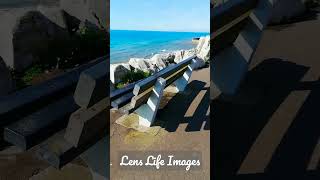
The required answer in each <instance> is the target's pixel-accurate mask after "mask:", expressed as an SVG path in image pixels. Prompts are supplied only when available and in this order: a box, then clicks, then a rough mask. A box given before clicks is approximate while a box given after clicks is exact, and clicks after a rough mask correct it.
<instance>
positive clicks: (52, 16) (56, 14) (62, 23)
mask: <svg viewBox="0 0 320 180" xmlns="http://www.w3.org/2000/svg"><path fill="white" fill-rule="evenodd" d="M37 10H38V11H39V12H40V13H41V14H42V15H43V16H45V17H46V18H48V20H50V21H51V22H52V23H55V24H56V25H57V26H59V27H61V28H64V29H67V24H66V19H65V14H64V13H65V12H64V11H63V10H61V9H60V8H58V7H52V6H45V5H39V6H38V7H37Z"/></svg>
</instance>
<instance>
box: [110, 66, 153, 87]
mask: <svg viewBox="0 0 320 180" xmlns="http://www.w3.org/2000/svg"><path fill="white" fill-rule="evenodd" d="M149 76H151V73H149V72H144V71H141V70H136V71H130V72H128V73H127V74H125V76H123V77H122V78H121V82H120V83H117V84H116V85H115V87H116V88H117V89H121V88H123V87H125V86H126V85H127V84H130V83H133V82H137V81H139V80H141V79H145V78H147V77H149Z"/></svg>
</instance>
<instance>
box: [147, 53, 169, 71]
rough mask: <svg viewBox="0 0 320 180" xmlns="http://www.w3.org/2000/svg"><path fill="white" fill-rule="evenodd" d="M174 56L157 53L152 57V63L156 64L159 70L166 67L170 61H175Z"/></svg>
mask: <svg viewBox="0 0 320 180" xmlns="http://www.w3.org/2000/svg"><path fill="white" fill-rule="evenodd" d="M173 60H174V57H173V56H172V54H155V55H154V56H153V57H152V58H151V59H150V63H151V64H152V65H154V66H156V68H157V70H161V69H163V68H166V67H167V65H168V64H169V63H170V62H173Z"/></svg>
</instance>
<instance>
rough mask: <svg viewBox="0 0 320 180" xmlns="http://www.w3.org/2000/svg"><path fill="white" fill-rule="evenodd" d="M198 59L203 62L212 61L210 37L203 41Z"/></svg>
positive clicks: (198, 52)
mask: <svg viewBox="0 0 320 180" xmlns="http://www.w3.org/2000/svg"><path fill="white" fill-rule="evenodd" d="M197 57H198V58H200V59H202V60H203V61H205V62H206V61H209V59H210V36H206V37H205V38H204V41H203V45H202V47H201V49H200V50H199V51H197Z"/></svg>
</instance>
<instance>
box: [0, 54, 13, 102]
mask: <svg viewBox="0 0 320 180" xmlns="http://www.w3.org/2000/svg"><path fill="white" fill-rule="evenodd" d="M13 88H14V83H13V80H12V76H11V73H10V70H9V69H8V67H7V66H6V64H5V63H4V61H3V60H2V58H1V57H0V96H4V95H7V94H8V93H9V92H10V91H12V90H13Z"/></svg>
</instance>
